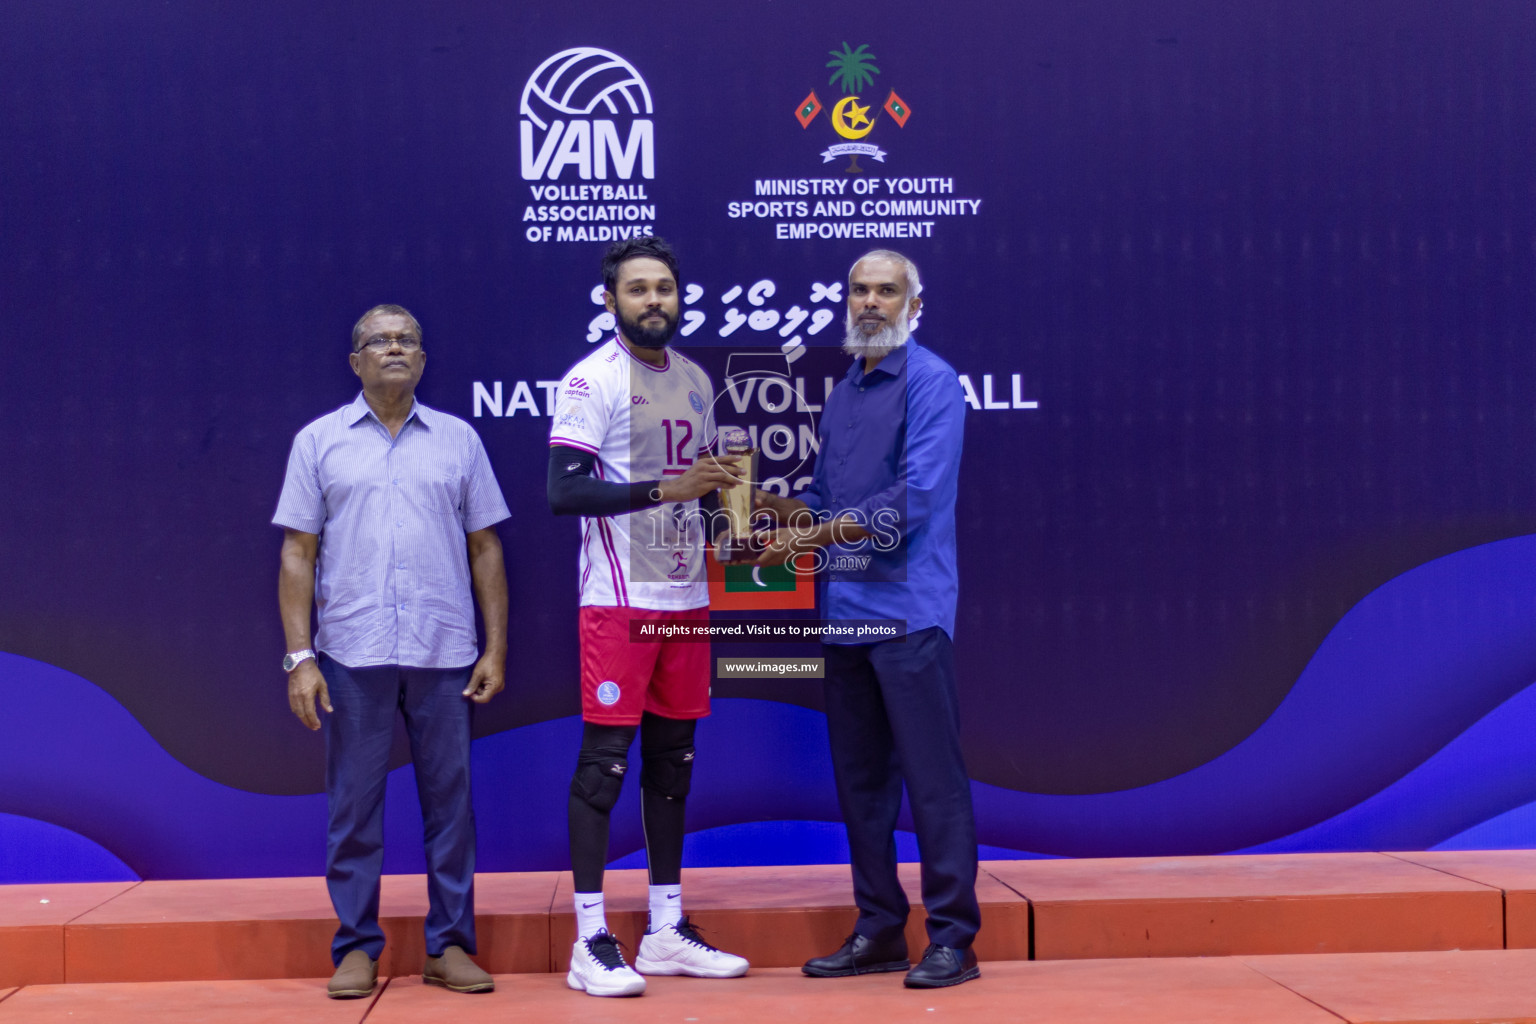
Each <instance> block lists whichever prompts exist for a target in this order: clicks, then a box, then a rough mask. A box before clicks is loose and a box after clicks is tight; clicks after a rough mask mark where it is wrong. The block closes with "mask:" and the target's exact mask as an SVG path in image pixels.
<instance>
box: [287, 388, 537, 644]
mask: <svg viewBox="0 0 1536 1024" xmlns="http://www.w3.org/2000/svg"><path fill="white" fill-rule="evenodd" d="M508 514H509V513H508V511H507V503H506V501H505V500H504V499H503V498H502V496H501V489H500V488H499V487H497V485H496V476H495V474H494V473H493V472H492V471H491V464H490V460H489V459H487V458H486V454H485V447H484V446H483V445H482V444H481V443H480V437H479V435H477V434H476V433H475V431H474V428H473V427H471V426H470V425H469V424H468V423H465V422H464V421H463V420H461V419H459V418H458V417H457V416H450V415H448V414H447V413H445V412H439V411H437V410H436V409H429V408H427V407H426V406H424V405H422V404H421V403H420V402H416V403H415V404H414V405H413V406H412V408H411V412H410V415H409V416H408V417H407V418H406V421H405V425H404V426H402V427H401V428H400V433H399V435H398V436H396V437H393V438H391V437H390V436H389V431H388V429H386V428H385V426H384V424H383V423H381V422H380V421H379V418H378V417H377V416H375V415H374V414H373V410H372V409H370V408H369V407H368V403H367V401H366V400H365V399H364V397H363V396H362V395H361V394H359V395H358V396H357V399H356V400H355V401H353V402H352V404H351V405H346V406H343V407H342V408H340V409H337V410H336V411H335V412H332V413H328V414H326V415H325V416H322V417H320V418H319V419H317V420H315V421H314V422H313V423H311V424H309V425H308V426H306V427H305V428H304V429H303V430H301V431H299V433H298V436H297V437H295V438H294V440H293V450H292V451H291V452H290V454H289V456H288V474H287V477H286V478H285V479H284V481H283V493H282V496H281V497H279V498H278V501H277V514H276V515H274V516H273V517H272V522H273V523H274V524H276V525H277V526H283V527H287V528H288V529H291V530H299V531H302V532H304V533H313V534H318V535H319V537H320V555H319V559H318V561H317V564H316V567H315V607H316V612H317V614H318V617H319V621H320V629H319V631H318V632H317V633H316V635H315V647H316V649H318V650H321V651H324V652H325V653H326V654H328V655H330V656H331V657H332V658H335V659H336V660H337V661H339V662H341V663H342V664H343V665H347V666H350V667H352V668H361V667H365V666H369V665H409V666H414V667H417V668H462V667H464V666H466V665H471V664H473V663H474V661H475V659H476V657H477V656H478V651H477V648H476V643H475V606H474V598H473V595H472V591H471V588H470V576H469V555H468V551H467V548H466V545H465V535H466V534H467V533H473V532H474V531H475V530H482V529H484V528H485V527H487V526H492V525H494V524H496V523H498V522H500V521H501V520H503V519H505V518H507V516H508Z"/></svg>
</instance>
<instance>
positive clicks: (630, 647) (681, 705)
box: [580, 605, 710, 725]
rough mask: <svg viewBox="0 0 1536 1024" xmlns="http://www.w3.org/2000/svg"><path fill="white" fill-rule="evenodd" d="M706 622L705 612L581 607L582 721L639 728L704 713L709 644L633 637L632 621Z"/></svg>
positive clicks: (707, 699) (700, 716) (692, 609)
mask: <svg viewBox="0 0 1536 1024" xmlns="http://www.w3.org/2000/svg"><path fill="white" fill-rule="evenodd" d="M699 621H703V622H708V621H709V609H708V608H689V609H687V610H685V611H656V610H654V609H650V608H613V607H607V606H601V605H583V606H582V608H581V619H580V634H581V717H582V720H583V721H586V722H591V723H592V724H593V725H639V724H640V715H641V713H642V712H645V711H649V712H651V713H652V714H655V715H661V716H662V717H664V718H703V717H704V716H705V715H707V714H709V679H710V671H709V642H708V641H702V642H701V641H697V640H679V639H677V638H675V637H673V638H667V639H657V640H647V639H635V638H634V637H633V636H632V634H631V632H630V623H631V622H653V623H657V624H662V623H669V622H699Z"/></svg>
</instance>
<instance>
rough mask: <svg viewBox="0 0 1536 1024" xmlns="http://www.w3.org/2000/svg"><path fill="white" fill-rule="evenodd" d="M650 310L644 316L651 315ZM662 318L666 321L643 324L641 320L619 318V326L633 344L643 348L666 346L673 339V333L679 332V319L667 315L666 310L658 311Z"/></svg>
mask: <svg viewBox="0 0 1536 1024" xmlns="http://www.w3.org/2000/svg"><path fill="white" fill-rule="evenodd" d="M649 312H650V311H649V310H647V311H646V313H645V314H642V316H645V315H649ZM658 312H660V314H661V318H662V319H663V320H664V321H666V322H665V323H663V324H660V325H654V326H651V325H647V326H642V321H641V320H628V319H625V318H624V317H620V318H619V328H620V329H621V330H622V331H623V332H624V337H626V338H628V339H629V340H630V342H631V343H632V344H635V345H639V346H640V347H641V348H666V347H667V342H669V341H671V340H672V335H674V334H676V333H677V319H676V318H675V317H670V316H667V314H666V312H665V311H658Z"/></svg>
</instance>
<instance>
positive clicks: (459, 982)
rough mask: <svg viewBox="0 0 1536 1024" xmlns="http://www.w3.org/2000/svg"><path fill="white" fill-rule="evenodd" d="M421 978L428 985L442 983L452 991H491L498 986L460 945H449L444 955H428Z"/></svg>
mask: <svg viewBox="0 0 1536 1024" xmlns="http://www.w3.org/2000/svg"><path fill="white" fill-rule="evenodd" d="M421 980H422V981H424V982H426V983H427V984H428V985H441V986H443V988H446V989H448V990H449V991H450V992H489V991H491V990H492V989H494V988H495V987H496V982H495V981H493V980H492V979H491V976H490V975H489V974H486V973H485V972H484V971H482V970H481V969H480V968H479V967H477V966H475V962H474V961H473V960H471V959H470V958H469V954H468V953H466V952H464V951H463V950H462V949H460V948H459V947H458V946H449V947H448V948H447V949H445V950H443V955H442V956H429V957H427V966H426V967H425V968H424V969H423V970H422V972H421Z"/></svg>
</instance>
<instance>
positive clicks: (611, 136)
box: [519, 46, 656, 198]
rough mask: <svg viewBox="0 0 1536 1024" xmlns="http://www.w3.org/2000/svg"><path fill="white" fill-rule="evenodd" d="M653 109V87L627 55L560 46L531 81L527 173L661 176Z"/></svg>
mask: <svg viewBox="0 0 1536 1024" xmlns="http://www.w3.org/2000/svg"><path fill="white" fill-rule="evenodd" d="M653 112H654V111H653V109H652V107H651V91H650V89H648V88H647V87H646V84H645V80H644V79H642V78H641V77H640V72H638V71H636V70H635V68H634V65H632V64H630V63H629V61H627V60H625V59H624V58H623V57H620V56H619V55H618V54H615V53H610V52H609V51H607V50H599V49H597V48H596V47H593V46H578V47H575V48H573V49H570V50H562V51H560V52H559V53H557V54H555V55H554V56H553V57H551V58H549V59H548V60H546V61H545V62H544V63H542V64H540V65H539V66H538V68H537V69H536V70H535V71H534V72H533V74H532V75H530V76H529V78H528V83H527V84H526V85H524V86H523V101H522V105H521V107H520V109H519V113H520V114H521V115H522V124H521V131H522V139H521V141H522V157H523V159H522V169H523V179H524V180H525V181H539V180H541V179H542V180H546V181H558V180H559V179H560V177H561V176H562V175H564V174H565V173H566V171H567V170H569V169H570V168H575V169H576V173H577V176H578V177H580V178H581V179H582V180H583V181H591V180H593V179H596V180H604V179H607V178H609V177H610V176H611V177H614V178H621V179H629V178H633V177H634V176H635V174H636V173H637V172H638V173H639V175H640V176H641V177H642V178H655V177H656V135H655V125H654V123H653V122H652V121H651V118H650V115H651V114H652V113H653ZM605 115H606V116H605ZM609 198H616V197H609Z"/></svg>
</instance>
